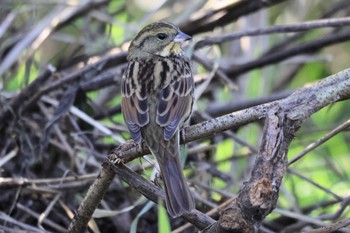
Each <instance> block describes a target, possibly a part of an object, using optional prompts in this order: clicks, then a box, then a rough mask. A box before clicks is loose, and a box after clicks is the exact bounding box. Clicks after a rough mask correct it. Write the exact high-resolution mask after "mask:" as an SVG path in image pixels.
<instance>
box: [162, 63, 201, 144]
mask: <svg viewBox="0 0 350 233" xmlns="http://www.w3.org/2000/svg"><path fill="white" fill-rule="evenodd" d="M187 68H188V69H186V70H187V72H182V73H181V76H180V77H177V78H174V79H172V81H171V82H170V84H169V85H167V86H165V87H164V88H163V89H162V91H161V92H160V97H159V102H158V109H157V119H156V121H157V123H158V124H159V125H160V126H162V127H164V139H165V140H170V138H172V137H173V135H174V134H175V132H177V131H178V130H179V124H180V123H183V122H185V121H186V120H187V118H188V117H189V116H190V113H191V108H192V104H193V89H194V81H193V77H192V74H191V71H190V68H189V65H188V64H187Z"/></svg>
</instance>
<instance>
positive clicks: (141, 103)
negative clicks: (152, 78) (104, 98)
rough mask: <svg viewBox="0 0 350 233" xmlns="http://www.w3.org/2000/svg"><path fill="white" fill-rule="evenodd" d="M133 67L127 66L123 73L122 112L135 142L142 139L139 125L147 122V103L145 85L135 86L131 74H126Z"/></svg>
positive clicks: (141, 125)
mask: <svg viewBox="0 0 350 233" xmlns="http://www.w3.org/2000/svg"><path fill="white" fill-rule="evenodd" d="M132 68H133V67H128V69H127V70H126V72H125V73H124V75H123V79H122V84H121V89H122V103H121V105H122V113H123V116H124V120H125V123H126V125H127V126H128V128H129V131H130V134H131V137H132V139H134V141H135V142H136V143H140V142H141V140H142V135H141V127H143V126H145V125H146V124H147V123H148V122H149V114H148V105H147V95H146V87H145V86H142V85H140V87H139V88H136V86H135V80H133V75H132V74H131V75H128V74H127V72H128V70H129V69H132Z"/></svg>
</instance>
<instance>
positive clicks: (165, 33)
mask: <svg viewBox="0 0 350 233" xmlns="http://www.w3.org/2000/svg"><path fill="white" fill-rule="evenodd" d="M191 38H192V37H191V36H189V35H186V34H185V33H183V32H181V31H180V30H179V28H178V27H176V26H175V25H173V24H171V23H167V22H156V23H152V24H150V25H148V26H146V27H144V28H143V29H142V30H141V31H140V32H139V33H138V34H137V36H136V37H135V38H134V40H133V41H132V42H131V44H130V47H129V56H149V54H152V55H156V56H161V57H172V56H181V55H182V52H183V50H182V47H181V44H182V43H183V42H184V41H186V40H189V39H191Z"/></svg>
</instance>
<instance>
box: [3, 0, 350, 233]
mask: <svg viewBox="0 0 350 233" xmlns="http://www.w3.org/2000/svg"><path fill="white" fill-rule="evenodd" d="M249 2H250V3H249ZM349 11H350V7H349V4H348V3H347V1H322V0H289V1H286V0H284V1H282V0H280V1H277V0H275V1H234V0H232V1H230V0H226V1H216V0H204V1H203V0H196V1H191V2H189V1H166V2H164V1H162V0H157V1H152V2H150V1H138V0H133V1H119V0H117V1H102V0H101V1H93V0H87V1H80V2H79V1H55V0H49V1H42V0H38V1H19V0H15V1H10V0H4V1H1V3H0V77H1V79H0V175H1V177H0V190H1V195H0V222H1V226H0V229H1V230H0V231H5V232H17V231H18V230H19V229H21V230H23V232H46V231H49V232H65V229H66V228H67V226H68V225H69V222H70V219H71V218H72V216H73V213H74V210H75V209H77V208H78V206H79V203H80V202H81V200H82V198H83V196H84V193H85V192H86V190H87V188H88V186H89V184H91V182H92V181H93V179H94V177H95V176H96V174H97V172H98V170H99V168H100V165H101V163H102V161H104V159H105V156H106V155H107V154H108V152H109V151H111V150H112V149H113V148H114V147H115V146H116V145H118V144H120V143H123V142H124V141H125V140H126V139H129V134H128V132H127V130H126V128H125V126H124V123H123V119H122V116H121V113H120V94H119V93H120V86H119V83H120V79H121V74H122V72H123V69H124V67H125V62H126V60H125V59H126V51H127V48H128V43H129V42H130V40H131V39H132V38H133V36H134V35H135V34H136V33H137V32H138V31H139V30H140V29H141V28H142V27H143V26H145V25H146V24H148V23H150V22H154V21H157V20H166V21H170V22H173V23H175V24H177V25H179V27H180V28H181V29H182V30H183V31H184V32H186V33H188V34H190V35H193V42H192V43H191V44H189V45H188V46H187V53H188V55H189V56H191V57H192V61H193V72H194V74H195V80H196V86H197V88H196V96H197V97H198V100H197V104H196V106H195V107H196V112H195V113H194V115H193V117H192V121H191V123H192V124H194V123H198V122H201V121H204V120H206V119H209V118H212V117H217V116H220V115H223V114H225V113H230V112H233V111H237V110H240V109H244V108H247V107H250V106H254V105H257V104H261V103H266V102H270V101H274V100H277V99H280V98H284V97H286V96H288V95H289V94H290V93H291V92H292V91H293V90H295V89H298V88H300V87H303V86H306V85H309V84H310V83H313V82H315V81H317V80H320V79H323V78H325V77H326V76H328V75H331V74H334V73H336V72H338V71H340V70H343V69H345V68H348V67H349V60H350V55H349V54H350V53H349V52H350V43H349V42H348V40H349V39H350V35H349V34H350V33H349V28H348V27H347V26H346V24H344V25H340V26H338V27H332V28H329V27H327V28H319V29H314V30H308V31H305V32H295V33H292V32H289V33H273V34H269V35H260V36H254V37H249V36H245V37H240V38H238V39H235V40H229V41H228V42H225V43H218V44H216V45H211V46H205V47H204V48H201V49H197V47H196V44H197V42H199V41H201V40H203V39H204V38H208V37H209V38H212V37H215V36H223V35H226V34H228V33H232V32H240V31H242V32H244V31H247V30H252V29H259V28H265V27H269V26H271V25H285V24H298V23H302V22H304V21H310V20H317V19H320V18H333V19H336V18H340V17H345V16H347V15H349ZM347 25H349V23H348V24H347ZM296 31H297V30H296ZM326 39H328V40H329V41H331V42H329V43H322V41H324V40H326ZM209 40H210V39H209ZM312 43H313V44H312ZM308 44H312V45H313V46H310V47H302V46H306V45H308ZM197 45H198V44H197ZM299 48H304V49H301V50H300V51H299V50H298V49H299ZM280 54H282V55H284V57H283V58H279V59H270V58H271V57H272V58H273V57H274V56H277V55H280ZM349 107H350V106H349V101H342V102H338V103H335V104H333V105H331V106H329V107H326V108H324V109H322V110H321V111H319V112H317V113H316V114H314V115H313V116H312V117H311V118H310V119H309V120H308V121H307V122H305V123H304V124H303V126H302V128H301V129H300V130H299V132H298V134H297V135H296V137H295V139H294V140H293V142H292V144H291V146H290V149H289V153H288V158H289V159H293V158H295V156H297V155H298V154H299V153H300V152H302V151H303V150H305V148H306V147H307V146H308V145H309V144H310V143H313V142H315V141H316V140H318V139H319V138H321V137H323V136H325V135H326V134H328V133H329V132H330V131H331V130H333V129H334V128H336V127H337V126H338V125H340V124H342V123H344V122H346V121H348V120H349ZM262 127H263V122H262V121H258V122H256V123H254V124H249V125H247V126H244V127H241V128H236V129H232V130H230V131H227V132H225V133H223V134H220V135H213V136H212V137H210V138H208V139H206V140H202V141H196V142H192V143H189V145H188V159H187V165H186V167H185V169H184V173H185V175H186V176H187V177H188V181H189V183H190V185H191V187H193V191H195V196H196V199H197V201H196V202H197V209H199V210H200V211H203V212H206V211H210V210H211V209H213V208H216V207H217V206H218V205H220V204H221V203H223V202H224V201H226V200H228V199H230V198H232V197H234V195H235V193H236V192H237V191H238V190H239V187H240V186H241V184H242V183H243V182H244V181H246V180H247V179H248V178H249V176H250V172H251V168H252V164H253V162H254V155H255V153H256V151H257V148H258V147H259V143H260V140H261V137H262V135H261V134H262ZM349 142H350V134H349V131H348V130H343V131H342V132H340V133H339V134H337V135H331V137H330V139H329V140H328V141H326V142H325V143H323V144H322V145H320V146H319V147H317V148H316V149H314V150H312V151H310V152H308V153H307V154H306V155H305V156H303V157H302V158H301V159H300V160H298V161H296V162H295V163H293V164H291V165H290V166H289V167H288V173H287V175H286V176H285V179H284V183H283V185H282V187H281V190H280V198H279V202H278V207H277V208H276V210H275V211H274V212H273V213H272V214H270V215H269V216H268V218H267V219H266V220H265V221H264V224H263V226H262V230H263V231H265V232H298V231H302V230H303V231H306V230H308V229H312V228H316V227H320V226H322V225H323V224H328V223H330V222H331V221H339V220H341V219H347V218H350V211H349V208H348V207H347V206H348V203H349V200H350V198H349V196H350V182H349V178H350V170H349V165H350V162H349V153H350V148H349ZM154 164H155V160H154V158H153V157H152V156H144V157H143V158H142V159H141V160H135V161H133V162H131V163H129V164H128V166H129V167H131V168H132V169H133V170H135V171H137V172H138V173H140V174H142V175H143V176H144V177H147V179H156V173H157V172H158V170H157V169H156V168H154ZM157 211H158V208H157V205H152V204H150V203H149V201H147V200H146V199H145V198H144V197H142V196H140V195H139V194H138V193H137V192H136V191H134V190H132V189H130V188H129V187H127V185H125V184H124V183H123V182H121V181H120V180H118V179H115V180H114V182H113V183H112V185H111V187H110V189H109V191H108V192H107V194H106V195H105V198H104V199H103V200H102V202H101V205H100V206H99V209H98V210H96V212H95V214H94V219H93V221H91V222H90V223H91V224H90V225H89V231H91V232H129V231H133V230H130V229H134V231H135V232H157V231H158V229H163V230H159V232H166V231H168V230H165V229H169V228H170V226H169V224H170V225H171V229H173V230H175V229H176V228H178V227H180V226H182V225H183V224H184V221H183V220H182V219H170V220H169V223H168V220H167V219H166V214H165V213H166V212H165V211H163V210H162V211H159V213H158V212H157ZM335 213H337V214H335ZM333 214H335V215H333ZM212 217H213V218H217V217H218V213H217V212H216V213H214V214H213V216H212ZM132 224H134V225H133V226H134V227H131V225H132ZM158 227H159V228H158ZM186 231H187V232H193V231H194V228H187V230H183V232H186ZM343 232H349V230H346V229H345V230H343Z"/></svg>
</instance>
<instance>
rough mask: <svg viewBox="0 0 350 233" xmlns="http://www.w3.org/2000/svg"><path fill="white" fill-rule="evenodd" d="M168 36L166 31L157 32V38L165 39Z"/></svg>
mask: <svg viewBox="0 0 350 233" xmlns="http://www.w3.org/2000/svg"><path fill="white" fill-rule="evenodd" d="M167 37H168V36H167V35H166V34H164V33H158V34H157V38H158V39H159V40H165V39H166V38H167Z"/></svg>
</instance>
